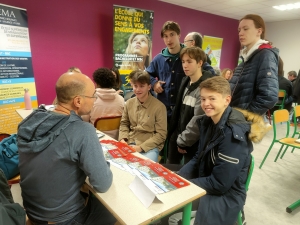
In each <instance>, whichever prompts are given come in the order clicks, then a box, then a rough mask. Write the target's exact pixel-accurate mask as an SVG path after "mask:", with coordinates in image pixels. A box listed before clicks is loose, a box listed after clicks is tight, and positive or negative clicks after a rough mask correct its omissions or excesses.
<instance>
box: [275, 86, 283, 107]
mask: <svg viewBox="0 0 300 225" xmlns="http://www.w3.org/2000/svg"><path fill="white" fill-rule="evenodd" d="M285 98H286V92H285V90H281V89H279V91H278V101H277V103H276V104H275V106H277V107H278V109H284V103H285Z"/></svg>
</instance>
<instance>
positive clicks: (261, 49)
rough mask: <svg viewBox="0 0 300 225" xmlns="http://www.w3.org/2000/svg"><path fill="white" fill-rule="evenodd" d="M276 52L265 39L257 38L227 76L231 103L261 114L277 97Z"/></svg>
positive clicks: (233, 105)
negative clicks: (229, 76)
mask: <svg viewBox="0 0 300 225" xmlns="http://www.w3.org/2000/svg"><path fill="white" fill-rule="evenodd" d="M278 53H279V50H278V49H277V48H273V47H272V46H271V45H270V44H268V42H266V41H264V40H259V41H258V42H257V43H256V44H255V45H254V46H253V47H252V48H251V49H250V50H249V52H248V53H247V54H245V53H244V54H242V56H241V58H242V59H243V62H242V63H240V64H239V65H238V67H237V68H236V69H235V71H234V74H233V77H232V78H231V79H230V81H229V83H230V87H231V92H232V99H231V103H230V105H231V106H232V107H238V108H241V109H246V110H248V111H251V112H254V113H257V114H259V115H262V114H264V113H265V112H267V111H268V109H271V108H273V106H274V105H275V104H276V102H277V100H278V90H279V89H278V78H277V77H278V76H277V74H278Z"/></svg>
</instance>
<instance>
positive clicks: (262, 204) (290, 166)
mask: <svg viewBox="0 0 300 225" xmlns="http://www.w3.org/2000/svg"><path fill="white" fill-rule="evenodd" d="M278 126H279V129H278V135H281V136H284V134H285V130H286V129H285V127H286V125H285V124H280V125H278ZM272 138H273V131H272V130H271V131H270V132H269V133H268V134H267V135H266V137H265V138H264V139H263V141H262V142H261V143H260V144H255V146H254V152H253V153H252V155H253V156H254V158H255V168H254V171H253V175H252V180H251V183H250V186H249V191H248V197H247V202H246V206H245V213H246V220H247V225H261V224H264V225H292V224H294V225H299V224H300V208H298V209H296V210H295V211H294V212H292V213H291V214H289V213H287V212H286V211H285V210H286V207H287V206H289V205H290V204H291V203H293V202H295V201H296V200H298V199H300V149H296V150H295V151H294V153H291V151H290V150H291V149H290V150H289V151H288V152H287V153H286V154H285V156H284V158H283V159H278V161H277V162H274V159H275V157H276V154H277V152H278V150H279V147H280V145H279V144H275V145H274V147H273V149H272V151H271V152H270V154H269V156H268V158H267V160H266V162H265V164H264V165H263V167H262V169H259V168H258V167H259V165H260V163H261V161H262V159H263V157H264V155H265V153H266V152H267V150H268V148H269V146H270V143H271V141H272ZM12 192H13V195H14V199H15V201H17V202H19V203H22V199H21V195H20V192H21V191H20V187H19V185H13V186H12Z"/></svg>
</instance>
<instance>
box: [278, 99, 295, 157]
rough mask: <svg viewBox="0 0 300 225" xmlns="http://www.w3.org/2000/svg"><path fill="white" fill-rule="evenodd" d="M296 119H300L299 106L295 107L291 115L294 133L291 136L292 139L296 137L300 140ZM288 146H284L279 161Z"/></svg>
mask: <svg viewBox="0 0 300 225" xmlns="http://www.w3.org/2000/svg"><path fill="white" fill-rule="evenodd" d="M297 117H300V105H296V106H295V107H294V113H293V121H294V133H293V134H292V137H293V138H294V137H295V136H296V135H297V138H300V131H298V123H297ZM288 147H289V146H286V148H285V149H284V152H283V153H282V155H281V157H280V159H282V157H283V156H284V154H285V152H286V150H287V149H288ZM294 150H295V147H293V149H292V153H293V152H294Z"/></svg>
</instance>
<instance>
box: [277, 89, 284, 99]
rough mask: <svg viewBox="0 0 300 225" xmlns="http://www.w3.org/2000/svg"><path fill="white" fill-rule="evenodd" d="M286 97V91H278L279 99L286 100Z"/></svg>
mask: <svg viewBox="0 0 300 225" xmlns="http://www.w3.org/2000/svg"><path fill="white" fill-rule="evenodd" d="M284 97H285V90H281V89H280V90H279V91H278V98H284Z"/></svg>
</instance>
